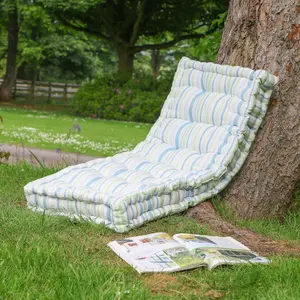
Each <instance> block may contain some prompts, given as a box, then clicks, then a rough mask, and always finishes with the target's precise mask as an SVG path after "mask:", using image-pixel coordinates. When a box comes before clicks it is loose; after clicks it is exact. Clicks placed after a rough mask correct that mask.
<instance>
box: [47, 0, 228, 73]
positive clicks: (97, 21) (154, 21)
mask: <svg viewBox="0 0 300 300" xmlns="http://www.w3.org/2000/svg"><path fill="white" fill-rule="evenodd" d="M70 2H71V1H69V2H68V1H65V4H64V3H62V1H61V0H52V1H47V2H45V1H42V2H41V4H42V5H44V6H45V7H47V8H48V9H49V11H51V12H52V13H53V14H55V16H56V17H58V19H59V20H60V21H61V22H62V23H63V24H65V25H67V26H69V27H71V28H74V29H76V30H80V31H83V32H86V33H89V34H92V35H94V36H97V37H98V38H101V39H102V40H105V41H106V42H108V43H110V44H111V45H112V46H113V48H114V49H115V51H116V53H117V56H118V70H119V74H123V75H124V76H125V78H128V77H130V75H131V74H132V71H133V60H134V55H135V54H136V53H139V52H141V51H144V50H161V49H166V48H169V47H172V46H174V45H175V44H176V43H178V42H180V41H182V40H186V39H192V38H197V39H199V38H202V37H204V36H205V34H206V33H203V32H202V33H199V28H201V27H203V26H208V28H209V26H210V25H211V24H212V21H213V20H214V19H215V18H216V16H217V15H218V14H220V13H223V12H224V11H226V9H227V5H228V0H218V1H216V0H186V1H182V0H169V1H163V0H156V1H150V0H115V1H111V0H106V1H96V0H94V1H93V0H90V1H87V2H86V3H84V6H80V5H79V4H78V5H75V6H73V5H70ZM209 30H212V29H211V28H210V29H209ZM170 35H171V36H172V38H171V39H168V37H169V36H170ZM147 37H160V38H161V40H164V41H163V42H160V43H154V44H152V43H150V44H147V43H146V44H144V43H143V44H142V43H141V41H142V40H145V38H147Z"/></svg>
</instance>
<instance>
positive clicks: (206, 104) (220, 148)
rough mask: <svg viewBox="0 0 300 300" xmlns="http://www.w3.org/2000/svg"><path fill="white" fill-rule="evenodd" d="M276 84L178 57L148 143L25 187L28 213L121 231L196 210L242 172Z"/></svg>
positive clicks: (260, 75) (263, 75) (256, 74)
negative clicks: (192, 209) (73, 218)
mask: <svg viewBox="0 0 300 300" xmlns="http://www.w3.org/2000/svg"><path fill="white" fill-rule="evenodd" d="M276 82H277V78H276V77H275V76H273V75H271V74H269V73H268V72H266V71H264V70H258V71H253V70H251V69H248V68H242V67H231V66H222V65H217V64H213V63H201V62H197V61H193V60H190V59H188V58H182V59H181V61H180V63H179V65H178V69H177V71H176V74H175V78H174V81H173V85H172V89H171V92H170V94H169V96H168V98H167V99H166V101H165V103H164V106H163V108H162V110H161V115H160V117H159V118H158V120H157V121H156V123H155V124H154V125H153V127H152V129H151V130H150V133H149V134H148V136H147V138H146V139H145V141H143V142H141V143H140V144H138V145H137V146H136V147H135V149H134V150H132V151H130V152H125V153H121V154H117V155H115V156H113V157H109V158H103V159H96V160H93V161H90V162H88V163H85V164H80V165H77V166H72V167H68V168H66V169H64V170H62V171H60V172H58V173H56V174H54V175H51V176H47V177H45V178H42V179H39V180H36V181H34V182H31V183H29V184H28V185H26V186H25V194H26V198H27V201H28V207H29V208H30V209H32V210H34V211H39V212H46V213H50V214H57V215H64V216H69V217H82V218H85V219H88V220H91V221H94V222H96V223H105V225H106V226H108V227H110V228H112V229H114V230H116V231H118V232H124V231H128V230H129V229H131V228H134V227H137V226H140V225H142V224H143V223H145V222H146V221H150V220H154V219H157V218H161V217H163V216H166V215H169V214H173V213H177V212H181V211H183V210H185V209H187V208H188V207H189V206H194V205H196V204H198V203H199V202H201V201H203V200H205V199H207V198H209V197H211V196H213V195H215V194H217V193H219V192H220V191H221V190H222V189H223V188H224V187H225V186H226V185H227V184H228V183H229V182H230V180H231V179H232V177H233V176H234V175H235V174H236V173H237V172H238V170H239V169H240V168H241V166H242V164H243V162H244V160H245V159H246V157H247V154H248V152H249V149H250V146H251V144H252V142H253V140H254V137H255V133H256V131H257V129H258V128H259V126H260V124H261V121H262V118H263V117H264V115H265V113H266V110H267V105H268V100H269V98H270V96H271V93H272V89H273V87H274V85H275V84H276Z"/></svg>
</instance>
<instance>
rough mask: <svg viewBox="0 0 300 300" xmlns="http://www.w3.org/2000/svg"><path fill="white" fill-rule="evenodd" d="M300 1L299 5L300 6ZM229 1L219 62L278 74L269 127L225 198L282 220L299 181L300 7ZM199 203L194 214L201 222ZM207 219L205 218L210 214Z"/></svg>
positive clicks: (290, 1)
mask: <svg viewBox="0 0 300 300" xmlns="http://www.w3.org/2000/svg"><path fill="white" fill-rule="evenodd" d="M297 3H298V4H297ZM297 3H296V1H294V0H285V1H284V2H283V1H276V0H255V1H253V0H243V1H239V0H231V3H230V9H229V13H228V17H227V21H226V24H225V29H224V33H223V37H222V43H221V48H220V50H219V54H218V62H219V63H222V64H230V65H240V66H243V67H250V68H253V69H265V70H269V71H270V72H271V73H273V74H275V75H278V76H279V84H278V86H277V91H276V93H275V95H274V97H273V98H272V99H271V101H270V105H269V109H268V112H267V116H266V120H265V124H264V125H263V128H262V129H261V130H260V131H259V132H258V135H257V138H256V141H255V143H254V145H253V147H252V149H251V152H250V154H249V156H248V158H247V160H246V162H245V164H244V166H243V168H242V170H241V171H240V172H239V174H238V175H237V176H236V177H235V179H234V180H233V181H232V183H231V184H230V186H229V187H228V188H227V190H225V193H224V198H225V200H226V201H227V203H229V204H230V206H231V207H233V208H234V209H235V211H236V212H237V214H238V215H239V216H242V217H246V218H258V217H269V216H271V215H273V216H278V218H280V217H282V216H283V215H284V213H285V212H286V211H287V209H288V208H289V206H290V204H291V200H292V195H293V192H294V190H295V188H296V184H297V182H298V181H299V179H300V118H299V112H300V96H299V92H300V85H299V82H300V55H299V54H300V25H299V24H300V6H299V5H300V3H299V2H297ZM205 206H206V207H207V204H204V206H203V205H202V206H201V204H200V205H199V207H196V208H193V209H192V210H191V212H189V214H190V215H194V216H197V217H198V218H201V215H203V211H202V208H203V207H205ZM206 215H207V214H206Z"/></svg>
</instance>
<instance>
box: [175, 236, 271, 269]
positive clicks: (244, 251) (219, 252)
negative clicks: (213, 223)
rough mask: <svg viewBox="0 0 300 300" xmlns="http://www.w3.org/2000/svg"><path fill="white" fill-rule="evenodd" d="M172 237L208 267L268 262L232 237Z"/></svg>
mask: <svg viewBox="0 0 300 300" xmlns="http://www.w3.org/2000/svg"><path fill="white" fill-rule="evenodd" d="M173 238H174V240H175V241H177V242H178V243H179V244H181V245H184V246H185V247H186V248H187V249H189V250H190V251H191V253H192V254H193V255H195V256H199V257H201V258H202V259H203V260H204V262H205V263H206V264H207V265H208V267H209V269H212V268H214V267H217V266H219V265H226V264H227V265H232V264H245V263H269V262H270V261H269V260H268V259H266V258H265V257H261V256H259V255H257V254H256V253H255V252H252V251H251V250H250V249H249V248H247V247H246V246H245V245H243V244H241V243H240V242H238V241H236V240H235V239H233V238H232V237H218V236H205V235H197V234H176V235H174V236H173Z"/></svg>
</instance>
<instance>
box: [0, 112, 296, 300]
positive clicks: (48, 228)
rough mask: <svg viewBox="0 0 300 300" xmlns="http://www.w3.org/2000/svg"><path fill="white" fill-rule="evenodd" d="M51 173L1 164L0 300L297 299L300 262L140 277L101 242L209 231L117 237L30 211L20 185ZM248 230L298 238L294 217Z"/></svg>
mask: <svg viewBox="0 0 300 300" xmlns="http://www.w3.org/2000/svg"><path fill="white" fill-rule="evenodd" d="M8 115H12V116H13V115H14V114H13V113H10V114H7V116H8ZM49 122H50V121H49ZM54 171H55V170H54V169H41V168H40V169H38V168H33V167H31V166H28V165H14V166H6V165H0V237H1V245H0V299H18V300H22V299H34V300H38V299H41V300H44V299H64V300H65V299H103V300H110V299H116V300H117V299H135V300H140V299H216V298H220V299H238V300H240V299H270V300H273V299H278V300H279V299H281V300H282V299H287V300H290V299H295V300H296V299H297V300H298V299H300V289H299V286H300V276H299V270H300V260H299V259H295V258H290V257H287V256H285V257H284V256H283V257H279V256H276V257H273V258H272V263H271V264H270V265H267V266H258V265H256V266H242V267H239V266H237V267H232V268H230V267H227V268H219V269H216V270H213V271H207V270H206V269H204V268H200V269H196V270H193V271H189V272H181V273H177V274H169V275H160V274H155V275H139V274H138V273H137V272H136V271H135V270H134V269H133V268H131V267H130V266H128V265H127V264H126V263H124V262H123V261H122V260H121V259H119V258H118V257H117V256H116V255H115V254H114V253H113V252H112V251H111V250H110V249H109V248H108V247H107V246H106V243H107V242H109V241H111V240H114V239H116V238H121V237H123V236H127V237H129V236H131V235H141V234H145V233H151V232H157V231H165V232H168V233H170V234H174V233H179V232H186V233H200V234H201V233H206V234H208V233H210V232H209V231H208V230H207V229H206V228H204V227H203V226H201V225H200V224H198V223H197V222H196V221H194V220H191V219H188V218H187V217H186V216H184V215H176V216H171V217H168V218H164V219H162V220H159V221H156V222H152V223H149V224H146V225H145V226H143V227H141V228H139V229H136V230H133V231H130V232H129V233H127V234H122V235H121V234H117V233H115V232H113V231H110V230H109V229H107V228H105V227H104V226H102V225H94V224H91V223H85V222H83V223H72V222H70V221H68V220H67V219H66V218H63V217H51V216H44V215H40V214H35V213H33V212H31V211H29V210H28V209H27V208H26V206H25V199H24V195H23V186H24V185H25V184H26V183H28V182H29V181H32V180H34V179H36V178H39V177H42V176H45V175H47V174H50V173H53V172H54ZM253 224H255V225H254V227H255V228H256V229H257V230H258V231H264V233H265V234H270V235H272V236H274V234H275V232H276V234H275V235H276V237H277V238H281V239H295V238H296V239H297V237H298V238H299V227H300V226H299V224H300V215H299V214H297V213H295V214H291V215H290V216H289V219H288V220H285V221H284V222H283V223H281V224H280V223H278V221H275V220H274V221H268V222H267V221H265V222H261V221H257V222H254V223H253ZM268 224H270V225H269V226H267V225H268ZM296 224H298V226H296ZM298 242H300V241H299V240H298Z"/></svg>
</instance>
